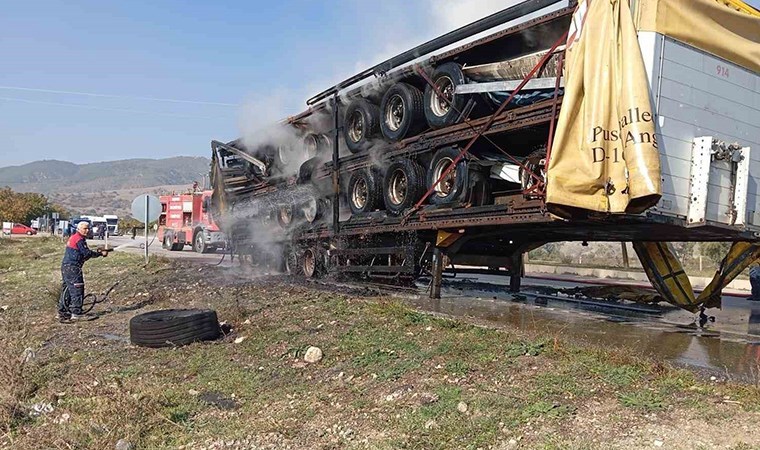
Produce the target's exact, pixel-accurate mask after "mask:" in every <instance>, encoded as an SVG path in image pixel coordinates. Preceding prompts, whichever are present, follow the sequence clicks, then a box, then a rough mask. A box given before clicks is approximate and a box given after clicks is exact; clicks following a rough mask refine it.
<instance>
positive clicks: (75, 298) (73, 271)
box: [58, 232, 102, 319]
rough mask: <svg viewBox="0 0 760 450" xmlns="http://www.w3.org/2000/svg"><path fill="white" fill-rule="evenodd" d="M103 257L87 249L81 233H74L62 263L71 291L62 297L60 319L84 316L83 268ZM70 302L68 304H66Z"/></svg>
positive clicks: (59, 311) (59, 306)
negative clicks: (87, 263)
mask: <svg viewBox="0 0 760 450" xmlns="http://www.w3.org/2000/svg"><path fill="white" fill-rule="evenodd" d="M99 256H102V255H101V253H100V252H96V251H93V250H90V248H89V247H87V239H86V238H85V237H84V236H82V235H81V234H80V233H79V232H76V233H74V234H73V235H72V236H71V237H70V238H69V241H68V243H67V244H66V251H65V253H64V254H63V262H62V263H61V275H62V276H63V282H64V283H65V284H66V287H67V288H68V290H69V295H68V296H61V300H60V301H59V303H58V317H59V318H61V319H66V318H69V317H72V316H79V315H81V314H82V301H83V300H84V276H83V275H82V266H84V263H85V261H87V260H88V259H90V258H97V257H99ZM66 301H68V304H66Z"/></svg>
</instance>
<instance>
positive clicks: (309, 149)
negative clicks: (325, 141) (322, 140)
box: [303, 134, 319, 158]
mask: <svg viewBox="0 0 760 450" xmlns="http://www.w3.org/2000/svg"><path fill="white" fill-rule="evenodd" d="M303 143H304V147H306V154H307V155H308V156H309V157H310V158H311V157H314V156H316V154H317V151H318V150H319V143H318V142H317V137H316V136H315V135H313V134H310V135H308V136H306V138H304V140H303Z"/></svg>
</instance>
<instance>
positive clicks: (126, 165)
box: [0, 156, 210, 217]
mask: <svg viewBox="0 0 760 450" xmlns="http://www.w3.org/2000/svg"><path fill="white" fill-rule="evenodd" d="M209 164H210V161H209V159H208V158H203V157H189V156H178V157H174V158H166V159H125V160H121V161H106V162H99V163H90V164H74V163H70V162H67V161H56V160H45V161H35V162H31V163H29V164H24V165H21V166H9V167H0V187H2V186H10V188H11V189H13V190H14V191H16V192H39V193H42V194H45V195H47V196H48V198H49V199H50V200H51V201H53V202H55V203H57V204H59V205H61V206H63V207H65V208H66V209H68V210H70V211H71V212H72V213H74V214H88V215H102V214H117V215H119V216H120V217H123V216H126V215H128V214H129V211H130V208H131V204H132V200H133V199H134V198H135V197H136V196H138V195H140V194H144V193H150V194H156V195H161V194H167V193H172V192H184V191H187V190H188V189H189V188H190V187H191V186H192V184H193V182H194V181H198V182H201V181H202V180H203V175H206V176H208V171H209Z"/></svg>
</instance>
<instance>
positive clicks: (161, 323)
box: [129, 309, 221, 348]
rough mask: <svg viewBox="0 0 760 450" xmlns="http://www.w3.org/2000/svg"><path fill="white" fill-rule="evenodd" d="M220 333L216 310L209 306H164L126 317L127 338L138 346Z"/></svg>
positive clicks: (176, 343)
mask: <svg viewBox="0 0 760 450" xmlns="http://www.w3.org/2000/svg"><path fill="white" fill-rule="evenodd" d="M220 334H221V330H220V328H219V319H218V318H217V316H216V311H213V310H210V309H165V310H159V311H152V312H148V313H144V314H138V315H136V316H134V317H132V319H130V321H129V341H130V342H131V343H132V344H134V345H138V346H141V347H153V348H158V347H177V346H181V345H187V344H191V343H193V342H199V341H209V340H212V339H216V338H218V337H219V335H220Z"/></svg>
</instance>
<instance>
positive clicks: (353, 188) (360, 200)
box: [346, 169, 383, 215]
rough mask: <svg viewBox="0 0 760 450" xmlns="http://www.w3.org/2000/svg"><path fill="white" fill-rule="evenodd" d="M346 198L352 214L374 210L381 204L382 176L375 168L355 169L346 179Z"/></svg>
mask: <svg viewBox="0 0 760 450" xmlns="http://www.w3.org/2000/svg"><path fill="white" fill-rule="evenodd" d="M346 198H347V199H348V206H349V207H350V208H351V213H352V214H356V215H358V214H362V213H367V212H371V211H374V210H376V209H377V208H379V207H380V205H381V204H382V198H383V177H382V176H381V175H380V174H379V173H378V172H377V171H376V170H375V169H362V170H357V171H355V172H354V173H352V174H351V178H349V180H348V186H347V189H346Z"/></svg>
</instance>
